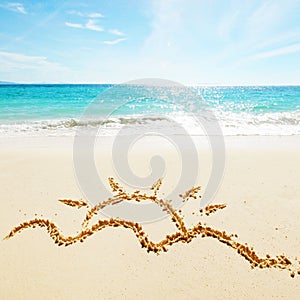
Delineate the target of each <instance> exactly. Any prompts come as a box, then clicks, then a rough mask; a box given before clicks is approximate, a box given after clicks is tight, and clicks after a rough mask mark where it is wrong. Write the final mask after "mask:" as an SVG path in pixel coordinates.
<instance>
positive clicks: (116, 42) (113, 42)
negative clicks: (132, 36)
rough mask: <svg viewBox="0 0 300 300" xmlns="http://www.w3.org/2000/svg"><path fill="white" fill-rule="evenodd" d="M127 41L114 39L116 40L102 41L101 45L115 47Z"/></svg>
mask: <svg viewBox="0 0 300 300" xmlns="http://www.w3.org/2000/svg"><path fill="white" fill-rule="evenodd" d="M126 40H127V39H126V38H121V39H116V40H112V41H104V42H103V44H106V45H116V44H119V43H121V42H123V41H126Z"/></svg>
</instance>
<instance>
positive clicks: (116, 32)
mask: <svg viewBox="0 0 300 300" xmlns="http://www.w3.org/2000/svg"><path fill="white" fill-rule="evenodd" d="M109 32H110V33H111V34H114V35H120V36H121V35H125V34H124V33H123V32H121V31H119V30H118V29H109Z"/></svg>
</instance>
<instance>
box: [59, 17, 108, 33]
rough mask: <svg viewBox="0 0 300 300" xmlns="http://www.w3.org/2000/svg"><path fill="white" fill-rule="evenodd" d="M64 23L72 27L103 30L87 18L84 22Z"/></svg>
mask: <svg viewBox="0 0 300 300" xmlns="http://www.w3.org/2000/svg"><path fill="white" fill-rule="evenodd" d="M65 25H66V26H68V27H72V28H82V29H88V30H94V31H104V28H103V27H101V26H98V25H96V24H95V21H94V20H91V19H90V20H88V21H87V22H86V24H78V23H70V22H65Z"/></svg>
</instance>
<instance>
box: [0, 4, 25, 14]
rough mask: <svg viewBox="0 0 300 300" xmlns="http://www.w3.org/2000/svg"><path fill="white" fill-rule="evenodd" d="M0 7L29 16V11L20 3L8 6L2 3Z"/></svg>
mask: <svg viewBox="0 0 300 300" xmlns="http://www.w3.org/2000/svg"><path fill="white" fill-rule="evenodd" d="M0 7H1V8H4V9H7V10H11V11H14V12H18V13H21V14H24V15H25V14H27V11H26V9H25V8H24V6H23V4H22V3H19V2H8V3H6V4H4V3H0Z"/></svg>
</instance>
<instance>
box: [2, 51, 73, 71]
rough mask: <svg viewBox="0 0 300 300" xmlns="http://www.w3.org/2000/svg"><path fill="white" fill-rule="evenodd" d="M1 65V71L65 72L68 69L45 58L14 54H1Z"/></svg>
mask: <svg viewBox="0 0 300 300" xmlns="http://www.w3.org/2000/svg"><path fill="white" fill-rule="evenodd" d="M0 64H1V69H2V70H1V71H2V72H3V71H7V72H8V71H12V70H18V69H19V70H20V69H22V70H24V69H36V70H41V69H43V70H45V69H47V70H49V69H51V70H57V71H58V70H59V71H65V70H67V68H66V67H63V66H61V65H59V64H58V63H54V62H50V61H48V59H47V57H45V56H29V55H24V54H20V53H14V52H4V51H1V52H0Z"/></svg>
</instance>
